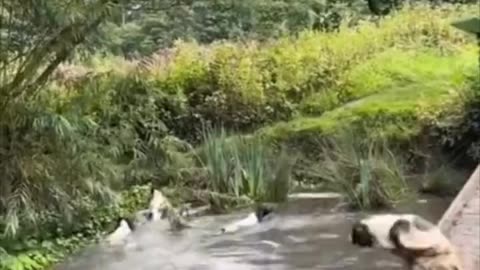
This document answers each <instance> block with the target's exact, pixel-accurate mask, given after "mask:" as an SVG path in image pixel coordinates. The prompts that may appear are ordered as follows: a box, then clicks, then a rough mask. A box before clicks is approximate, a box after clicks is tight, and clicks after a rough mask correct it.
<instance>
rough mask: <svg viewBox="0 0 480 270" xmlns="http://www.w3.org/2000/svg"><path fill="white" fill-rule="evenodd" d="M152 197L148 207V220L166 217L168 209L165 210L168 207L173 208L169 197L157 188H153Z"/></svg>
mask: <svg viewBox="0 0 480 270" xmlns="http://www.w3.org/2000/svg"><path fill="white" fill-rule="evenodd" d="M150 193H151V197H152V199H151V200H150V203H149V207H148V210H149V212H148V214H147V220H150V221H156V220H160V219H164V218H165V217H166V213H167V211H164V210H165V209H167V208H171V205H170V202H169V201H168V199H167V198H166V197H165V195H163V193H162V192H161V191H159V190H157V189H153V188H152V189H151V192H150Z"/></svg>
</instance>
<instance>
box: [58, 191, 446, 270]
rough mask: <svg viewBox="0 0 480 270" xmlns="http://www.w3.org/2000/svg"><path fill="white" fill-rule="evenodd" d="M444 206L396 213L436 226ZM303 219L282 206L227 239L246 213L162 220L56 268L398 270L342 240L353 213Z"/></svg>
mask: <svg viewBox="0 0 480 270" xmlns="http://www.w3.org/2000/svg"><path fill="white" fill-rule="evenodd" d="M449 202H450V200H449V199H441V198H427V200H426V201H421V202H412V203H410V204H409V205H405V206H403V207H401V208H400V209H399V210H398V211H400V212H410V213H417V214H420V215H422V216H424V217H425V218H427V219H429V220H431V221H434V222H436V221H438V220H439V219H440V217H441V215H442V213H443V212H444V211H445V210H446V207H448V204H449ZM309 210H310V211H311V213H308V214H307V213H303V212H301V211H298V209H295V207H294V206H293V207H288V208H286V209H285V210H284V211H283V212H281V213H280V214H279V215H278V216H275V218H274V219H272V220H269V221H267V222H266V223H262V224H261V225H258V226H255V227H251V228H247V229H244V230H242V231H239V232H236V233H234V234H224V235H219V234H218V232H219V229H220V228H221V227H222V226H223V225H224V224H225V223H228V222H230V221H232V220H236V219H240V218H243V217H244V216H245V214H246V213H237V214H232V215H224V216H215V217H211V216H209V217H201V218H197V219H195V220H194V221H193V222H192V225H193V226H194V228H192V229H188V230H185V231H182V232H175V233H174V232H169V231H167V228H168V225H167V224H166V223H165V222H164V221H159V222H156V223H151V224H146V225H144V226H142V227H140V228H139V229H138V230H137V231H135V233H134V234H132V237H131V239H129V241H128V243H127V244H126V245H125V246H120V247H104V246H96V247H92V248H89V249H86V250H84V251H83V252H82V253H81V254H78V255H76V256H73V257H72V258H70V259H69V260H68V261H66V262H64V263H63V264H62V265H60V266H58V267H56V268H55V269H58V270H94V269H99V270H100V269H101V270H113V269H115V270H131V269H136V270H150V269H152V270H153V269H155V270H170V269H172V270H173V269H175V270H217V269H218V270H226V269H228V270H257V269H258V270H266V269H275V270H283V269H285V270H292V269H298V270H303V269H305V270H306V269H355V270H367V269H368V270H372V269H383V270H394V269H402V265H401V263H400V261H399V260H398V259H397V258H395V257H393V256H392V255H390V254H388V253H386V252H379V251H375V252H374V251H372V250H369V249H360V248H358V247H356V246H353V245H352V244H350V242H349V239H348V236H349V233H350V228H351V225H352V223H353V222H354V221H355V220H356V219H357V218H359V217H360V214H359V213H347V212H342V211H338V210H332V209H322V208H314V207H311V208H309Z"/></svg>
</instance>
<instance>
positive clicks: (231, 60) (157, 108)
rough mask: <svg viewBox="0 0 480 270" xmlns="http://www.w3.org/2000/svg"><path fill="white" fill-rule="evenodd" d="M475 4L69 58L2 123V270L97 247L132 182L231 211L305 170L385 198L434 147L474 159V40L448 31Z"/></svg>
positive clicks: (355, 193) (271, 196)
mask: <svg viewBox="0 0 480 270" xmlns="http://www.w3.org/2000/svg"><path fill="white" fill-rule="evenodd" d="M473 10H474V8H472V7H471V6H460V7H455V6H443V8H442V9H434V10H432V9H429V8H426V7H417V8H414V9H405V10H402V11H400V12H399V13H398V14H395V15H392V16H390V17H385V18H384V19H382V20H381V21H380V22H379V23H370V22H365V23H362V24H360V25H358V26H356V27H355V28H351V27H350V28H349V27H347V26H346V25H344V26H342V27H341V29H340V31H339V32H336V33H323V32H311V31H306V32H302V33H301V34H299V35H298V36H297V37H288V38H281V39H278V40H272V41H268V42H264V43H257V42H250V43H231V42H218V43H214V44H211V45H208V46H199V45H197V44H195V43H185V42H179V43H177V45H176V46H175V47H174V48H172V49H169V50H163V51H161V52H159V53H158V54H155V55H153V56H151V57H148V58H145V59H141V60H136V61H127V60H125V59H122V58H118V57H112V56H102V57H100V56H95V57H92V58H89V59H88V60H84V61H77V62H73V64H71V65H66V66H63V67H62V68H61V69H59V70H58V72H57V73H56V74H55V76H54V78H53V80H51V81H50V82H49V83H48V84H47V85H46V87H45V89H44V90H43V91H42V92H40V93H39V94H38V95H37V96H36V97H35V98H34V99H25V100H21V101H18V102H14V103H10V105H9V106H8V107H7V108H4V111H5V113H3V114H2V117H1V118H0V129H1V130H0V131H1V132H0V136H1V137H0V158H1V160H2V162H1V163H0V173H1V174H2V175H3V181H2V183H1V184H0V198H2V200H0V210H1V212H0V229H1V230H2V231H3V232H4V237H3V238H1V239H0V240H1V241H2V248H3V249H1V251H5V252H3V253H0V254H5V255H2V256H4V257H0V262H1V263H0V269H42V268H43V267H45V266H47V265H49V264H51V263H52V262H53V261H55V260H58V259H60V258H62V256H64V255H66V254H67V253H69V252H70V251H73V250H76V249H78V248H79V247H81V246H84V245H85V244H88V243H91V242H94V241H95V240H97V239H98V238H99V237H100V236H101V232H103V231H105V230H106V228H107V227H108V226H109V225H110V223H111V222H112V221H113V220H114V218H115V217H118V216H120V215H123V214H125V213H132V212H133V211H134V209H138V208H141V207H143V206H144V205H145V201H146V200H147V198H146V197H145V196H146V195H147V194H148V192H146V190H145V189H136V188H134V187H138V186H142V187H143V186H145V185H153V186H155V187H166V189H165V190H168V191H171V192H167V194H168V195H169V196H170V197H171V198H172V199H173V201H174V203H175V204H179V203H183V202H192V203H201V204H212V205H214V206H216V208H227V209H219V210H228V207H234V206H237V205H239V204H243V203H247V204H248V203H251V202H254V201H281V200H284V199H285V195H286V192H288V191H289V189H290V188H291V186H292V180H301V181H307V180H308V181H311V182H313V183H314V184H318V185H321V186H323V187H324V188H325V189H329V190H336V191H339V192H342V193H343V194H345V195H347V198H348V199H349V202H350V203H351V205H352V206H356V207H359V208H374V207H391V206H394V205H395V203H396V202H398V201H401V200H404V199H406V198H410V196H411V195H412V194H413V193H415V191H414V190H411V188H410V187H409V185H408V183H407V182H408V181H409V180H410V179H411V178H412V177H411V175H412V174H428V173H429V172H430V171H434V170H435V169H438V168H439V167H438V166H437V165H435V164H434V163H435V162H433V160H434V159H435V158H436V156H435V155H434V154H433V153H436V152H434V151H440V152H442V151H443V152H442V153H445V152H447V153H449V154H448V155H446V156H445V158H446V160H447V161H448V162H446V163H445V164H447V165H449V164H450V159H449V158H453V157H454V158H455V160H462V161H465V162H464V163H468V162H466V161H467V160H468V161H471V160H476V161H478V160H479V159H480V154H479V153H480V151H479V149H480V138H479V135H478V134H480V131H479V130H478V126H479V125H478V123H479V121H480V119H479V118H480V116H479V115H480V113H479V112H478V108H479V107H480V106H479V102H480V91H479V87H480V85H479V82H478V80H475V79H472V78H471V76H473V75H474V74H476V72H478V70H477V68H478V66H477V62H476V61H477V57H476V53H477V50H478V48H476V47H474V44H475V43H474V40H473V38H472V37H469V36H467V35H465V34H464V33H462V32H460V31H457V30H455V29H454V28H453V27H451V26H450V23H451V22H452V20H457V19H459V18H461V17H465V16H470V15H471V14H472V13H473ZM205 127H212V128H213V129H212V130H222V128H223V130H224V133H222V132H220V133H215V132H213V131H212V130H210V131H209V129H205ZM348 135H349V136H348ZM4 142H6V143H4ZM445 150H446V151H445ZM412 153H413V154H412ZM297 156H298V157H300V158H299V159H298V160H297V159H294V158H292V157H297ZM429 156H431V158H430V157H429ZM3 160H5V161H3ZM419 160H420V161H421V162H418V161H419ZM295 161H296V162H295ZM420 163H421V164H422V166H420V167H421V168H417V167H418V166H417V167H415V168H412V166H411V165H412V164H420ZM427 163H428V164H427ZM452 163H453V162H452ZM432 164H433V165H432ZM445 164H444V165H445ZM452 166H453V164H452ZM419 171H420V172H419ZM434 178H442V177H437V176H436V177H432V178H431V179H434ZM435 181H436V180H435ZM121 191H123V192H124V193H123V194H124V196H123V199H122V198H118V194H119V192H121ZM125 198H129V199H125ZM100 206H105V209H104V208H103V207H100ZM225 206H227V207H225ZM87 221H88V222H87ZM58 228H61V231H60V232H57V230H58ZM4 243H8V244H4ZM7 253H8V254H7ZM22 267H23V268H22Z"/></svg>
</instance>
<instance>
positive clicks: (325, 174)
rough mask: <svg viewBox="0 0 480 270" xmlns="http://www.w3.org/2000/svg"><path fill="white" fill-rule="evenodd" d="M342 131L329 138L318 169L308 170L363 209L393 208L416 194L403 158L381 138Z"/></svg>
mask: <svg viewBox="0 0 480 270" xmlns="http://www.w3.org/2000/svg"><path fill="white" fill-rule="evenodd" d="M360 137H362V136H358V134H353V133H352V132H345V131H343V132H341V133H339V135H338V136H335V137H333V138H330V139H326V140H325V141H324V142H322V143H321V144H320V145H322V149H321V153H322V156H321V158H320V161H319V163H318V164H317V166H314V167H312V168H310V169H309V170H307V172H309V173H310V174H311V176H312V177H314V178H317V179H319V180H320V181H325V182H326V183H327V186H328V187H329V188H331V189H332V190H334V191H336V192H339V193H341V194H343V195H344V196H345V197H346V199H347V201H348V203H349V204H350V206H352V207H353V208H360V209H373V208H384V207H393V206H394V205H395V204H396V203H398V202H400V201H402V200H404V199H407V198H409V197H411V196H412V195H413V193H412V192H411V191H410V189H409V187H408V185H407V182H406V176H405V172H406V168H405V165H404V164H405V163H404V162H403V161H402V158H401V157H400V156H398V155H396V154H395V153H394V152H393V151H392V150H390V147H389V146H388V144H387V143H386V142H384V141H382V140H380V139H376V140H374V139H363V138H360Z"/></svg>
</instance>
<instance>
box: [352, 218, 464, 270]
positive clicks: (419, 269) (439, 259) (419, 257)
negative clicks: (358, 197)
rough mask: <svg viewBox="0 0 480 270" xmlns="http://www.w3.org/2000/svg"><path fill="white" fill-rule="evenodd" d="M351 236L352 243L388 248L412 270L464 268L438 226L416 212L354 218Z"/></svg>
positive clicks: (461, 269) (458, 269)
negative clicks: (355, 220)
mask: <svg viewBox="0 0 480 270" xmlns="http://www.w3.org/2000/svg"><path fill="white" fill-rule="evenodd" d="M350 237H351V242H352V244H354V245H357V246H360V247H371V248H380V249H384V250H388V251H390V252H391V253H392V254H394V255H396V256H399V257H400V258H401V259H402V260H403V261H404V262H405V263H406V264H407V266H408V269H411V270H463V267H462V266H461V263H460V259H459V257H458V255H457V251H456V248H455V247H454V246H453V245H452V243H451V242H450V241H449V240H448V239H447V237H445V235H443V233H442V232H441V231H440V229H439V228H438V226H436V225H434V224H432V223H430V222H429V221H427V220H425V219H423V218H422V217H420V216H417V215H413V214H403V215H394V214H384V215H372V216H370V217H368V218H365V219H362V220H360V221H358V222H356V223H355V224H354V225H353V227H352V232H351V235H350Z"/></svg>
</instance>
